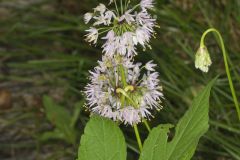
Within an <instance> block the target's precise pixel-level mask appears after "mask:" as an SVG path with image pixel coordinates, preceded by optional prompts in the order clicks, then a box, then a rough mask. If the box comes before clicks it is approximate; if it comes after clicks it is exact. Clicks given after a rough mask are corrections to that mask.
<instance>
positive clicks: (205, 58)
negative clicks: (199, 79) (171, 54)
mask: <svg viewBox="0 0 240 160" xmlns="http://www.w3.org/2000/svg"><path fill="white" fill-rule="evenodd" d="M211 64H212V61H211V57H210V55H209V52H208V49H207V47H206V46H204V45H202V46H200V48H199V49H198V51H197V53H196V56H195V67H196V68H197V69H200V70H201V71H203V72H208V70H209V67H210V66H211Z"/></svg>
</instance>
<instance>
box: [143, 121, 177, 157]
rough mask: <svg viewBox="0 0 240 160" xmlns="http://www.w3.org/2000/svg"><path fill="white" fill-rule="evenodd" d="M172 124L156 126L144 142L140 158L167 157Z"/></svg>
mask: <svg viewBox="0 0 240 160" xmlns="http://www.w3.org/2000/svg"><path fill="white" fill-rule="evenodd" d="M172 127H173V126H172V125H170V124H169V125H159V126H158V127H156V128H154V129H153V130H152V131H151V133H150V134H149V136H148V138H147V139H146V141H145V142H144V146H143V151H142V153H141V157H140V160H157V159H159V160H160V159H161V160H165V159H166V158H167V140H168V136H167V134H168V132H169V129H170V128H172Z"/></svg>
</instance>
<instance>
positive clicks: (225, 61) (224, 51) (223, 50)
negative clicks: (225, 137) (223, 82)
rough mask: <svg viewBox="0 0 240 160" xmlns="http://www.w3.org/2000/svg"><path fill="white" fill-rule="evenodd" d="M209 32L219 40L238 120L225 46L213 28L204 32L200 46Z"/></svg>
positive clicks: (239, 110) (238, 112) (239, 112)
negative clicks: (213, 33) (214, 34)
mask: <svg viewBox="0 0 240 160" xmlns="http://www.w3.org/2000/svg"><path fill="white" fill-rule="evenodd" d="M210 32H215V33H216V34H217V36H218V38H219V40H220V47H221V49H222V53H223V59H224V65H225V69H226V73H227V77H228V82H229V86H230V89H231V93H232V97H233V101H234V104H235V107H236V111H237V114H238V118H239V120H240V108H239V104H238V100H237V96H236V92H235V89H234V86H233V82H232V77H231V73H230V71H229V65H228V56H227V52H226V49H225V45H224V42H223V38H222V36H221V34H220V33H219V31H218V30H216V29H215V28H210V29H208V30H206V31H205V32H204V33H203V35H202V38H201V42H200V45H201V46H203V45H204V40H205V37H206V35H207V34H208V33H210Z"/></svg>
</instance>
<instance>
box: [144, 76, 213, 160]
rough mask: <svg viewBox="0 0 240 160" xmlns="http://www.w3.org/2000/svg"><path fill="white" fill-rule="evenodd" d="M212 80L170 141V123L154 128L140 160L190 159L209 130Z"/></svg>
mask: <svg viewBox="0 0 240 160" xmlns="http://www.w3.org/2000/svg"><path fill="white" fill-rule="evenodd" d="M215 80H216V79H214V80H212V81H211V82H210V83H209V84H208V85H207V86H206V87H205V89H203V90H202V91H201V93H200V94H199V95H198V96H197V97H196V98H195V99H194V100H193V104H192V106H191V107H190V108H189V110H188V111H187V112H186V113H185V115H184V116H183V117H182V119H181V120H180V121H179V122H178V124H177V126H176V129H175V130H176V133H175V136H174V138H173V140H172V141H171V142H168V135H167V133H168V132H169V128H171V126H170V125H159V126H158V127H156V128H154V129H153V130H152V131H151V133H150V135H149V137H148V138H147V139H146V141H145V142H144V146H143V152H142V153H141V156H140V160H190V159H191V158H192V156H193V154H194V152H195V150H196V147H197V144H198V141H199V139H200V137H201V136H202V135H203V134H204V133H205V132H206V131H207V130H208V127H209V125H208V121H209V116H208V111H209V96H210V91H211V88H212V85H213V84H214V82H215Z"/></svg>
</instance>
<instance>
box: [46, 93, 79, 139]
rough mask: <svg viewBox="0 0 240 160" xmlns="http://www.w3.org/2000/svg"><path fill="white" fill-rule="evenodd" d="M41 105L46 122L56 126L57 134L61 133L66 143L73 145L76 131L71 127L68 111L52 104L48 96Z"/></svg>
mask: <svg viewBox="0 0 240 160" xmlns="http://www.w3.org/2000/svg"><path fill="white" fill-rule="evenodd" d="M43 104H44V107H45V112H46V115H47V118H48V120H49V121H51V123H52V124H54V125H55V126H56V128H57V130H58V132H61V133H62V134H63V135H64V139H65V140H66V141H67V142H69V143H72V144H74V143H75V142H76V131H75V129H74V128H73V127H71V119H72V118H71V115H70V113H69V111H68V110H66V109H65V108H64V107H62V106H59V105H57V104H56V103H54V101H53V100H52V99H51V98H50V97H48V96H44V97H43ZM54 133H55V132H54ZM61 133H59V134H61ZM59 134H56V138H59V136H58V135H59ZM52 135H54V134H52ZM52 135H51V136H52ZM60 137H61V136H60Z"/></svg>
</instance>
